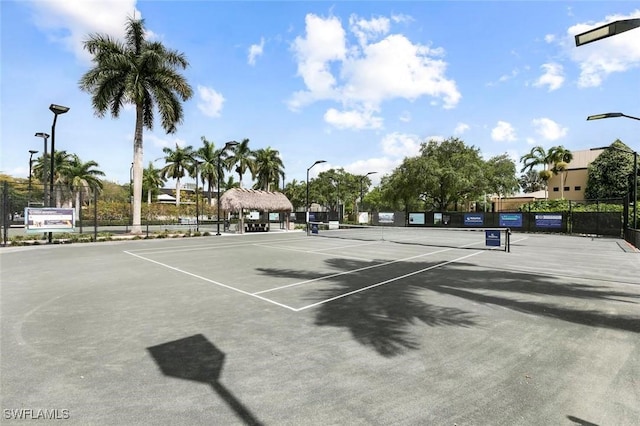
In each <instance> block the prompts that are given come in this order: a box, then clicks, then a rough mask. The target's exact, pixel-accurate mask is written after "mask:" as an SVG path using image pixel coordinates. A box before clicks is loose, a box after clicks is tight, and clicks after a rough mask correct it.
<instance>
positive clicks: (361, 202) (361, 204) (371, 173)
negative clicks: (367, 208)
mask: <svg viewBox="0 0 640 426" xmlns="http://www.w3.org/2000/svg"><path fill="white" fill-rule="evenodd" d="M376 173H378V172H369V173H367V174H366V175H364V176H362V177H361V178H360V209H359V210H358V213H360V211H362V210H363V209H364V200H363V198H364V189H363V187H362V183H363V182H364V179H365V178H366V177H367V176H369V175H375V174H376Z"/></svg>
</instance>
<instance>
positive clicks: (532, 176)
mask: <svg viewBox="0 0 640 426" xmlns="http://www.w3.org/2000/svg"><path fill="white" fill-rule="evenodd" d="M518 183H519V184H520V187H521V188H522V191H523V192H525V193H529V192H536V191H542V190H543V189H545V188H546V183H545V181H544V180H542V178H541V177H540V173H538V172H537V171H535V170H527V171H526V172H525V173H524V174H522V175H521V176H520V179H518Z"/></svg>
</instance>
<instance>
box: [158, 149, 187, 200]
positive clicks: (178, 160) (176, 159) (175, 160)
mask: <svg viewBox="0 0 640 426" xmlns="http://www.w3.org/2000/svg"><path fill="white" fill-rule="evenodd" d="M162 152H164V153H165V154H166V155H165V157H164V161H165V163H166V165H165V166H164V167H163V168H162V169H161V170H160V175H161V176H162V177H163V178H165V179H167V178H169V179H175V180H176V206H179V205H180V179H182V178H183V177H185V176H186V175H187V173H189V170H191V168H192V166H193V147H192V146H191V145H188V146H185V147H184V148H181V147H180V146H178V144H176V149H171V148H169V147H165V148H163V149H162Z"/></svg>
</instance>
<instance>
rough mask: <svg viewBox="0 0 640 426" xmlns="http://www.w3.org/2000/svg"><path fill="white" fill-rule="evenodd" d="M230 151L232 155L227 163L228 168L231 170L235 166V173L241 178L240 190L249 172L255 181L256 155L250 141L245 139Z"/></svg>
mask: <svg viewBox="0 0 640 426" xmlns="http://www.w3.org/2000/svg"><path fill="white" fill-rule="evenodd" d="M229 151H230V152H231V154H230V155H229V156H228V157H227V159H226V161H225V162H226V164H227V168H228V169H229V170H231V169H232V168H233V167H234V166H235V171H236V173H238V177H239V178H240V188H242V176H243V175H244V174H245V173H246V172H247V171H249V172H250V173H251V178H252V179H253V178H254V177H255V174H256V162H255V155H254V152H253V151H252V150H251V149H250V148H249V139H243V140H242V142H240V143H239V144H238V145H236V146H235V147H233V148H232V149H230V150H229Z"/></svg>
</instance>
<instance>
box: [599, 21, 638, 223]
mask: <svg viewBox="0 0 640 426" xmlns="http://www.w3.org/2000/svg"><path fill="white" fill-rule="evenodd" d="M638 21H640V19H639V20H638ZM615 117H625V118H630V119H632V120H638V121H640V118H639V117H634V116H632V115H626V114H623V113H621V112H607V113H604V114H596V115H590V116H588V117H587V121H592V120H601V119H603V118H615ZM608 148H612V149H615V150H616V151H621V152H626V153H628V154H632V155H633V229H638V153H637V152H636V151H631V150H626V149H621V148H618V147H615V146H608V147H603V148H592V150H598V149H608Z"/></svg>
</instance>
